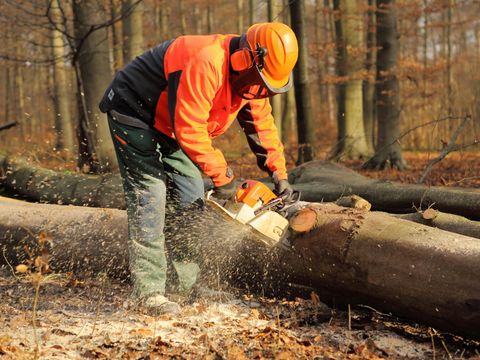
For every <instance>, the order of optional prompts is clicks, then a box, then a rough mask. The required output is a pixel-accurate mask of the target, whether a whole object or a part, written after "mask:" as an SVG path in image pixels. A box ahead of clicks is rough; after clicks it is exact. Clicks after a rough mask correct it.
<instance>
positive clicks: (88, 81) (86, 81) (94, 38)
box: [73, 0, 117, 171]
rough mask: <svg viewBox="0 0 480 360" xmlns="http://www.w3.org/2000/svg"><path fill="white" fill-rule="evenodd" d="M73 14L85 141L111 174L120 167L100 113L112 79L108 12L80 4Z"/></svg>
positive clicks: (89, 1) (87, 0)
mask: <svg viewBox="0 0 480 360" xmlns="http://www.w3.org/2000/svg"><path fill="white" fill-rule="evenodd" d="M73 11H74V23H75V36H76V39H77V42H76V49H77V54H76V64H77V65H78V66H77V71H78V72H79V74H78V77H77V81H78V82H79V89H80V100H81V104H82V110H83V116H84V118H85V123H84V124H82V126H84V127H85V129H84V130H85V135H86V136H87V139H84V140H86V141H88V142H89V143H90V144H91V150H92V152H93V153H92V155H93V157H94V161H96V162H97V163H98V167H99V168H98V170H99V171H110V170H112V169H114V168H116V167H117V160H116V156H115V151H114V149H113V144H112V142H111V138H110V130H109V129H108V123H107V119H106V115H105V114H102V113H101V112H100V110H99V109H98V102H99V101H100V99H101V98H102V96H103V93H104V91H105V89H106V88H107V86H108V84H109V83H110V81H111V77H112V75H111V72H110V60H109V56H108V55H109V47H108V33H107V27H106V24H105V9H104V8H103V7H102V4H101V3H99V2H97V1H95V0H78V1H74V2H73ZM99 24H103V25H102V26H99Z"/></svg>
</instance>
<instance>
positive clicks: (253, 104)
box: [238, 99, 287, 180]
mask: <svg viewBox="0 0 480 360" xmlns="http://www.w3.org/2000/svg"><path fill="white" fill-rule="evenodd" d="M238 121H239V123H240V126H241V127H242V129H243V131H244V132H245V135H246V137H247V141H248V145H249V146H250V149H251V150H252V151H253V153H254V154H255V156H256V157H257V165H258V167H259V168H260V169H262V170H264V171H266V172H268V174H269V175H270V176H275V177H276V179H278V180H283V179H287V168H286V164H285V156H284V154H283V145H282V143H281V141H280V139H279V137H278V131H277V128H276V126H275V123H274V121H273V116H272V107H271V106H270V103H269V101H268V99H260V100H250V101H249V102H248V103H247V104H246V105H245V106H244V107H243V108H242V109H241V110H240V112H239V113H238Z"/></svg>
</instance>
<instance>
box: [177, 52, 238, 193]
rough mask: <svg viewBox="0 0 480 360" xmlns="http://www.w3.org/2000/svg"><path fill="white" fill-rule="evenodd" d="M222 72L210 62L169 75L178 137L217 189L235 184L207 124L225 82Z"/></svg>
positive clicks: (182, 146) (198, 62)
mask: <svg viewBox="0 0 480 360" xmlns="http://www.w3.org/2000/svg"><path fill="white" fill-rule="evenodd" d="M221 77H222V73H221V69H218V68H217V67H216V66H215V65H214V64H212V63H211V62H209V61H208V60H204V61H196V62H195V63H193V62H192V63H191V64H187V65H186V66H185V68H184V70H183V71H181V72H180V71H178V72H175V73H172V74H169V79H168V88H169V89H168V102H169V112H170V117H171V119H172V126H173V130H174V133H175V137H176V139H177V141H178V143H179V145H180V147H181V148H182V150H183V151H184V152H185V153H186V154H187V156H188V157H189V158H190V159H191V160H192V161H193V162H194V163H195V164H196V165H197V166H198V167H199V168H200V169H201V170H202V172H203V173H204V174H205V175H207V176H209V177H210V178H212V180H213V182H214V184H215V186H221V185H225V184H227V183H229V182H230V181H232V178H231V177H228V176H227V162H226V161H225V157H224V156H223V154H222V152H221V151H220V150H218V149H215V148H214V147H213V145H212V141H211V139H210V137H209V135H208V128H207V121H208V118H209V114H210V110H211V108H212V104H213V99H214V98H215V94H216V92H217V90H218V88H219V86H220V84H221V81H222V78H221Z"/></svg>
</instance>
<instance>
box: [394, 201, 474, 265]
mask: <svg viewBox="0 0 480 360" xmlns="http://www.w3.org/2000/svg"><path fill="white" fill-rule="evenodd" d="M394 216H396V217H398V218H400V219H404V220H409V221H414V222H416V223H419V224H424V225H427V226H433V227H436V228H439V229H442V230H445V231H450V232H453V233H456V234H462V235H466V236H470V237H474V238H477V239H480V222H478V221H472V220H469V219H467V218H465V217H463V216H459V215H454V214H447V213H443V212H440V211H437V210H434V209H432V208H430V209H427V210H425V211H423V212H415V213H411V214H396V215H394ZM479 261H480V260H479Z"/></svg>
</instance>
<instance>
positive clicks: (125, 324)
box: [0, 152, 480, 360]
mask: <svg viewBox="0 0 480 360" xmlns="http://www.w3.org/2000/svg"><path fill="white" fill-rule="evenodd" d="M433 157H435V154H425V153H408V152H406V153H405V158H406V160H407V162H408V163H409V165H410V168H409V169H408V170H406V171H404V172H399V171H397V170H394V169H387V170H385V171H371V170H369V171H365V170H361V171H360V172H361V173H363V174H364V175H366V176H370V177H374V178H382V179H387V180H392V181H400V182H403V183H415V182H416V179H418V177H419V175H420V174H421V172H422V170H423V169H424V168H425V166H426V164H427V163H428V160H429V159H431V158H433ZM254 163H255V162H254V160H253V159H252V158H246V157H243V158H242V159H239V160H236V161H233V167H234V168H235V169H236V171H237V174H238V175H239V176H241V177H244V178H245V177H257V176H263V174H261V173H259V172H258V171H257V170H256V169H255V168H254V167H253V166H252V164H254ZM344 164H345V165H346V166H348V167H351V168H354V169H357V167H358V166H359V165H360V163H359V162H349V163H344ZM292 166H293V165H292ZM54 167H57V166H54ZM57 168H58V167H57ZM426 183H427V184H428V185H446V186H461V187H476V188H480V153H461V154H460V153H459V154H451V155H449V156H448V157H447V158H446V159H444V160H442V161H441V162H440V163H438V164H437V165H436V166H435V167H434V168H433V169H432V171H431V172H430V174H429V176H428V177H427V181H426ZM130 291H131V288H130V285H129V284H126V283H119V282H116V281H115V280H112V279H106V278H104V277H99V278H80V277H75V276H74V275H72V274H59V275H58V276H57V277H55V279H54V280H53V281H50V282H49V283H45V284H42V286H41V287H40V291H39V294H38V297H36V296H35V287H34V285H33V284H32V282H31V281H29V280H28V279H27V278H25V277H23V278H20V277H18V274H17V276H14V275H13V274H12V271H10V269H8V268H7V269H5V268H4V269H0V324H1V325H0V359H32V358H41V359H81V358H89V359H169V358H175V359H477V360H478V359H480V342H478V341H477V342H476V341H472V340H466V339H462V338H460V337H458V336H453V335H450V334H444V333H441V332H439V331H437V330H435V329H432V328H429V327H425V326H422V325H419V324H415V323H412V322H409V321H407V320H401V319H397V318H395V317H394V316H392V315H390V314H383V313H381V312H379V311H377V310H375V309H372V308H369V307H368V306H357V307H355V308H353V307H352V308H351V309H336V308H331V307H327V306H326V305H324V304H323V303H322V302H320V300H321V295H320V298H319V297H318V296H317V294H311V295H310V296H307V298H293V299H288V300H287V299H277V298H262V297H258V296H254V295H251V294H245V293H242V294H238V296H237V298H236V299H235V300H231V301H220V302H209V301H206V300H201V299H200V300H198V301H197V302H193V303H187V304H185V305H184V306H183V308H182V312H181V314H179V315H176V316H170V315H163V316H158V317H152V316H149V315H146V314H143V313H142V312H141V311H138V309H137V308H136V307H135V306H134V304H133V303H132V300H131V299H130ZM35 303H36V305H35ZM34 308H35V309H36V311H35V312H34V311H33V309H34Z"/></svg>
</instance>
